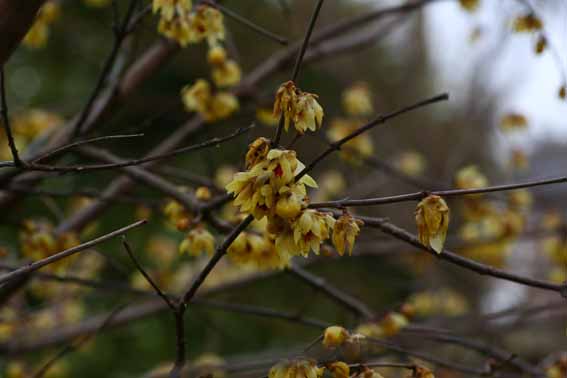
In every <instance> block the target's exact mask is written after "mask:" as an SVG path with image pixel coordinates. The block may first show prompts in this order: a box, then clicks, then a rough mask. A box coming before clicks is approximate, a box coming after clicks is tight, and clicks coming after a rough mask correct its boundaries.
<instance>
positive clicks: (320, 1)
mask: <svg viewBox="0 0 567 378" xmlns="http://www.w3.org/2000/svg"><path fill="white" fill-rule="evenodd" d="M324 2H325V0H318V2H317V5H316V6H315V9H314V10H313V14H312V15H311V21H310V22H309V26H308V27H307V31H306V32H305V37H304V38H303V44H302V45H301V48H300V49H299V53H298V54H297V60H296V61H295V66H294V67H293V73H292V75H291V81H296V80H297V78H298V77H299V71H300V70H301V63H303V57H304V56H305V52H306V51H307V46H309V40H310V39H311V34H312V33H313V30H314V29H315V23H316V22H317V18H318V17H319V12H320V11H321V7H322V6H323V3H324ZM284 123H285V122H284V115H283V114H282V116H281V117H280V122H279V124H278V127H277V129H276V133H275V136H274V140H273V141H272V146H277V145H278V144H279V143H280V139H281V137H282V132H283V127H284Z"/></svg>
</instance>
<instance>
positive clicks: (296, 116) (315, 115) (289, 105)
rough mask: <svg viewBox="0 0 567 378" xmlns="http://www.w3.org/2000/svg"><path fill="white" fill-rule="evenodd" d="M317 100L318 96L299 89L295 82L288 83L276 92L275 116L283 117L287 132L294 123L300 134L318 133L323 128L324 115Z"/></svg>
mask: <svg viewBox="0 0 567 378" xmlns="http://www.w3.org/2000/svg"><path fill="white" fill-rule="evenodd" d="M317 98H318V96H317V95H315V94H313V93H308V92H303V91H302V90H301V89H299V88H297V87H296V86H295V83H294V82H293V81H287V82H285V83H283V84H282V85H281V86H280V87H279V88H278V91H277V92H276V101H275V102H274V116H276V117H283V120H284V128H285V130H286V131H287V130H288V129H289V126H290V125H291V124H292V123H293V125H294V127H295V130H296V131H297V132H298V133H299V134H304V133H305V132H306V131H307V130H310V131H316V130H318V129H319V128H320V127H321V125H322V123H323V115H324V112H323V108H322V107H321V105H319V103H318V102H317Z"/></svg>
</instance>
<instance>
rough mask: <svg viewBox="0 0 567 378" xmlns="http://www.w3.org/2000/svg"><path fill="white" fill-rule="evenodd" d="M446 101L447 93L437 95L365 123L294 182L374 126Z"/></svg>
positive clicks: (315, 161)
mask: <svg viewBox="0 0 567 378" xmlns="http://www.w3.org/2000/svg"><path fill="white" fill-rule="evenodd" d="M448 99H449V95H448V94H447V93H442V94H440V95H437V96H434V97H431V98H428V99H425V100H422V101H419V102H416V103H415V104H412V105H409V106H406V107H403V108H401V109H399V110H396V111H393V112H391V113H387V114H384V115H381V116H379V117H377V118H375V119H374V120H373V121H371V122H369V123H367V124H366V125H364V126H361V127H359V128H358V129H356V130H355V131H353V132H352V133H350V134H349V135H347V136H345V137H344V138H342V139H339V140H338V141H336V142H334V143H332V144H331V146H329V148H327V149H326V150H325V151H323V153H321V154H320V155H319V156H317V157H316V158H315V159H313V161H311V163H309V165H307V166H306V167H305V168H303V170H302V171H301V172H299V174H297V176H295V180H296V181H297V180H299V179H300V178H302V177H303V176H304V175H305V174H307V173H308V172H310V171H311V170H312V169H313V168H315V166H316V165H317V164H319V163H320V162H321V161H322V160H323V159H325V158H326V157H327V156H328V155H330V154H331V153H333V152H334V151H338V150H340V149H341V146H342V145H343V144H345V143H347V142H348V141H349V140H351V139H354V138H356V137H357V136H359V135H360V134H363V133H365V132H366V131H368V130H370V129H372V128H374V127H375V126H378V125H380V124H382V123H385V122H387V121H389V120H390V119H392V118H395V117H397V116H400V115H402V114H405V113H408V112H411V111H413V110H416V109H419V108H422V107H424V106H428V105H431V104H435V103H437V102H440V101H446V100H448Z"/></svg>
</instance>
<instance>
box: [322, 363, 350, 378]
mask: <svg viewBox="0 0 567 378" xmlns="http://www.w3.org/2000/svg"><path fill="white" fill-rule="evenodd" d="M327 370H328V371H329V372H330V373H331V377H332V378H349V377H350V368H349V366H348V365H347V364H345V363H344V362H342V361H335V362H332V363H330V364H329V365H327Z"/></svg>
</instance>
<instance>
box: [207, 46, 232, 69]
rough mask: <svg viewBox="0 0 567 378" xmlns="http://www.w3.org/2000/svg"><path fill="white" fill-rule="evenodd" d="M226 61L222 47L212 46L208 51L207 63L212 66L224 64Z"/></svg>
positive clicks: (225, 54)
mask: <svg viewBox="0 0 567 378" xmlns="http://www.w3.org/2000/svg"><path fill="white" fill-rule="evenodd" d="M226 60H227V53H226V50H225V49H224V47H222V46H220V45H214V46H212V47H211V48H210V49H209V52H208V54H207V61H208V62H209V63H210V64H212V65H219V64H224V63H225V62H226Z"/></svg>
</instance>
